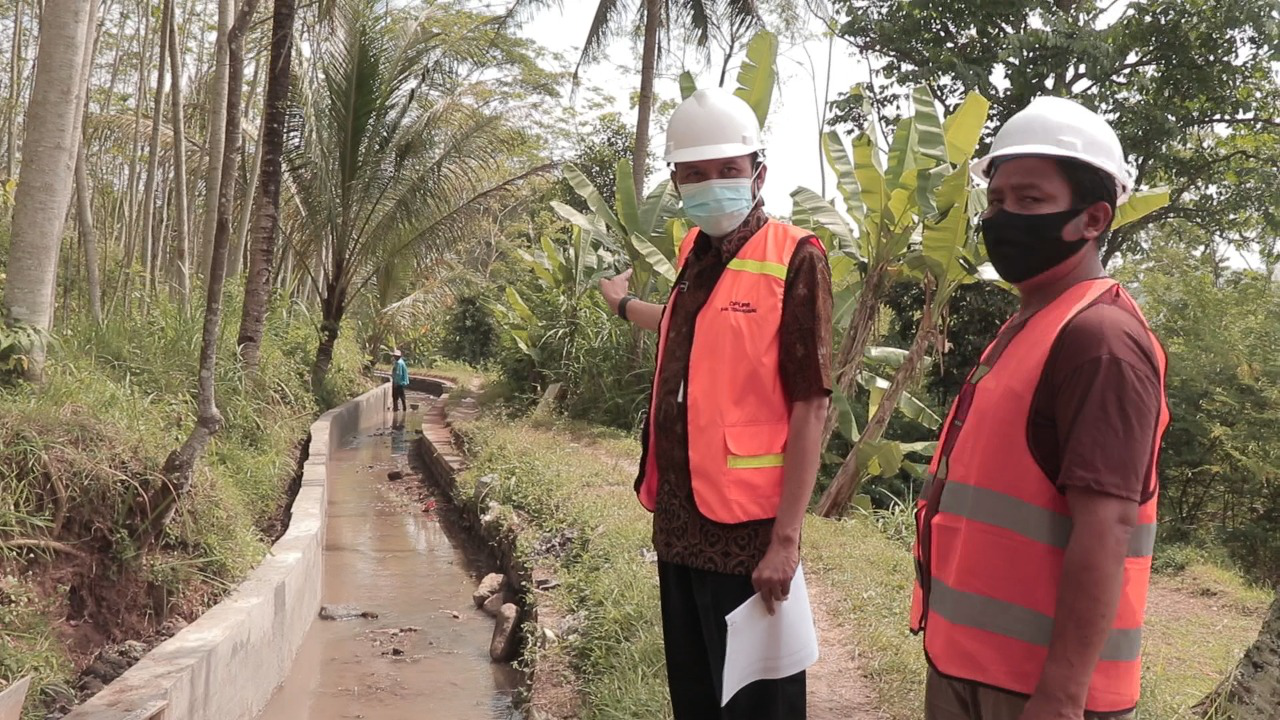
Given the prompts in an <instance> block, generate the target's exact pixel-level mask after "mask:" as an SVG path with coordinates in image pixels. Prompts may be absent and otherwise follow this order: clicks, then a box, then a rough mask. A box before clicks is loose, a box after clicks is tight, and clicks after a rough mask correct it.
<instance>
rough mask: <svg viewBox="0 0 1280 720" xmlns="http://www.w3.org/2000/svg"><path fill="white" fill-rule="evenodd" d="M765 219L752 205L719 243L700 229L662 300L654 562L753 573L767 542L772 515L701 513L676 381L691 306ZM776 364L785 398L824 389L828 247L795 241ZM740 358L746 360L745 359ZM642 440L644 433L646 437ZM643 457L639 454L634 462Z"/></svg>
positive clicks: (689, 338)
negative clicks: (724, 519) (665, 310)
mask: <svg viewBox="0 0 1280 720" xmlns="http://www.w3.org/2000/svg"><path fill="white" fill-rule="evenodd" d="M767 221H768V218H767V217H766V216H765V214H764V211H763V210H762V209H761V208H760V207H758V206H757V208H756V209H755V211H754V212H753V213H752V214H751V216H750V217H748V219H747V221H746V222H744V223H743V226H742V227H741V228H739V230H738V231H737V232H735V233H734V234H732V235H729V236H727V237H724V238H720V239H718V240H713V239H712V238H710V237H708V236H707V235H705V234H699V235H698V237H697V240H696V241H695V242H696V244H695V245H694V249H693V250H692V251H691V252H690V255H689V258H688V260H687V261H686V262H685V265H684V268H683V269H682V270H681V272H680V276H679V278H677V284H676V288H677V289H676V292H677V293H679V301H678V302H676V303H675V304H674V305H673V306H671V305H669V306H668V307H669V308H670V312H671V317H670V318H669V320H668V329H667V343H666V346H665V350H664V356H663V358H662V375H661V377H660V378H659V383H658V387H657V388H656V393H657V403H656V407H655V412H654V416H653V417H652V418H650V422H652V423H654V427H655V428H656V429H657V432H656V433H655V436H656V443H655V446H654V447H648V448H646V450H645V452H652V453H655V459H656V460H657V464H658V501H657V507H656V509H655V511H654V520H653V545H654V549H655V550H656V551H657V553H658V559H659V560H661V561H663V562H670V563H675V564H679V565H685V566H687V567H692V568H695V569H698V570H707V571H710V572H719V573H727V574H733V575H750V574H751V572H752V571H753V570H755V567H756V565H758V564H759V563H760V559H761V558H763V557H764V553H765V550H767V549H768V547H769V540H770V535H771V533H772V530H773V521H772V520H764V521H759V522H749V523H741V524H737V525H724V524H721V523H717V522H715V521H713V520H709V519H707V518H706V517H705V516H703V515H702V513H701V512H699V511H698V506H697V504H696V503H695V501H694V497H693V481H692V478H691V477H690V474H689V427H688V422H687V417H686V415H685V404H684V403H682V402H680V401H679V395H680V387H681V385H682V384H683V382H684V380H685V379H686V377H687V376H688V369H689V355H690V353H691V352H692V350H693V333H694V326H695V323H696V321H697V317H698V313H699V312H700V311H701V310H702V306H703V305H705V304H706V302H707V300H708V299H709V298H710V297H711V291H712V290H713V289H714V288H715V286H716V282H717V281H718V280H719V279H720V275H721V274H722V273H723V272H724V269H725V266H727V265H728V264H729V261H730V260H732V259H733V257H734V256H735V255H736V254H737V253H738V251H739V250H741V249H742V246H743V245H745V244H746V242H747V240H749V239H750V238H751V236H752V235H754V234H755V233H756V232H758V231H759V230H760V228H762V227H764V224H765V223H766V222H767ZM780 333H781V337H780V341H779V353H780V355H779V358H778V360H779V363H780V369H781V374H782V387H783V390H784V392H786V394H787V398H788V400H789V401H790V402H793V403H795V402H800V401H804V400H810V399H813V398H815V397H818V396H822V395H826V394H829V393H830V392H831V380H830V378H831V271H830V268H829V266H828V265H827V258H826V253H824V252H823V251H822V250H821V249H820V248H818V247H817V246H816V245H814V244H813V243H811V242H802V243H801V244H800V246H799V247H798V248H797V249H796V252H795V254H794V255H793V256H792V258H791V263H790V265H789V267H788V270H787V281H786V286H785V288H784V290H783V299H782V320H781V327H780ZM741 361H744V362H750V359H749V358H743V359H741ZM645 437H646V439H647V437H648V433H646V434H645ZM643 463H644V460H643V459H642V460H641V468H643V467H644V465H643Z"/></svg>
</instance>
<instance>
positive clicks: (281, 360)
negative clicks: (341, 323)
mask: <svg viewBox="0 0 1280 720" xmlns="http://www.w3.org/2000/svg"><path fill="white" fill-rule="evenodd" d="M201 322H202V317H201V316H200V315H199V314H198V313H193V314H192V315H191V316H190V317H184V316H182V315H181V314H180V313H178V312H177V311H176V310H175V309H174V308H172V307H168V306H166V305H164V304H163V303H159V304H158V306H155V307H153V308H152V310H151V312H150V313H149V314H148V315H147V316H145V317H137V318H135V319H133V320H130V321H128V322H127V323H126V322H119V323H115V324H111V325H108V326H107V327H105V328H99V327H96V326H93V325H92V324H88V323H86V324H84V325H79V326H73V327H70V328H66V329H65V330H64V333H63V335H62V336H61V337H60V338H59V343H58V344H57V346H56V347H55V352H54V354H53V355H52V358H51V363H50V365H49V366H48V368H47V376H48V377H47V380H46V382H45V383H44V384H43V385H41V386H40V387H31V386H27V385H21V384H19V385H12V386H9V387H0V684H3V683H5V682H11V681H13V680H16V679H18V678H20V677H22V676H23V675H24V674H26V673H28V672H31V673H34V674H35V675H36V682H35V685H34V686H33V688H32V692H31V698H32V699H33V700H36V702H34V703H29V704H30V705H34V706H36V707H33V708H32V709H31V711H30V712H29V715H30V716H31V717H36V716H37V715H38V714H39V713H38V712H37V710H38V709H39V708H40V707H42V706H47V704H48V703H49V702H50V701H51V700H52V699H53V697H54V695H64V696H65V694H66V691H67V689H68V687H69V686H72V685H74V682H75V675H76V671H77V669H78V666H80V665H82V664H83V663H85V662H86V661H87V660H88V659H90V658H89V655H88V654H87V653H91V652H92V651H93V649H95V647H96V646H97V645H99V644H101V643H102V642H104V641H105V642H115V641H120V640H126V639H141V637H142V636H143V635H146V634H147V633H149V632H150V631H151V630H154V628H155V627H156V626H157V625H158V624H159V622H160V621H161V620H162V619H163V615H165V614H168V613H177V614H179V615H182V616H184V617H185V619H187V620H192V619H194V615H196V614H198V613H199V612H200V611H202V609H203V608H204V607H206V606H207V605H209V604H210V603H212V602H213V601H215V600H216V599H217V597H218V596H220V595H221V594H222V593H223V592H225V591H226V590H227V589H229V588H231V587H232V586H234V585H235V583H237V582H239V580H240V579H241V578H243V577H244V575H245V574H247V573H248V572H249V571H250V570H251V569H252V568H253V567H255V566H256V565H257V564H258V562H259V561H260V560H261V559H262V556H263V554H264V553H265V551H266V549H267V546H268V544H269V543H270V541H271V540H273V539H274V538H273V537H272V535H273V532H274V531H275V530H276V527H275V525H276V518H277V515H278V512H279V510H280V509H281V507H282V504H283V502H284V500H285V497H286V491H287V486H288V481H289V479H290V478H291V476H292V473H293V470H294V462H295V459H294V454H293V453H294V450H295V449H296V447H297V443H298V441H300V440H301V439H302V438H303V437H304V436H305V435H306V432H307V427H308V425H309V424H310V422H311V420H312V418H313V417H314V416H315V415H316V413H317V412H318V411H319V410H320V409H322V408H321V407H320V404H318V402H317V401H316V400H315V399H314V398H313V396H312V394H311V392H310V389H309V367H308V364H307V362H306V359H307V358H309V357H311V355H312V353H314V348H315V340H316V338H315V331H314V329H313V326H312V324H311V323H310V321H309V319H308V318H307V317H305V315H303V314H301V313H298V312H296V311H294V314H293V315H292V316H289V315H286V314H285V313H283V312H280V311H277V312H275V313H273V314H272V316H271V317H270V320H269V323H268V328H267V337H266V339H265V342H264V346H263V365H262V372H261V374H260V375H259V377H257V378H256V379H252V380H248V379H245V378H244V377H242V376H241V374H240V373H239V371H238V369H237V363H236V361H235V349H234V342H235V337H234V333H235V330H236V328H235V327H234V325H235V324H234V323H231V322H228V323H224V326H225V332H224V337H223V347H222V348H220V359H219V371H218V376H217V380H216V381H217V403H218V407H219V409H220V410H221V412H222V414H223V415H224V418H225V419H226V426H225V427H224V429H223V431H222V432H221V433H220V434H219V435H218V436H217V437H216V438H215V439H214V441H213V443H212V444H211V446H210V448H209V451H208V453H207V454H206V456H205V458H204V460H203V462H202V463H200V464H199V466H198V467H197V472H196V475H195V477H194V479H193V484H192V486H191V488H190V489H189V490H188V492H187V494H186V495H185V496H184V498H183V499H182V501H181V502H180V503H179V507H178V509H177V513H176V515H175V517H174V520H173V521H172V522H171V523H170V524H169V526H168V527H167V528H166V531H165V534H164V536H163V537H162V538H161V540H160V541H159V543H158V544H157V545H156V546H153V547H151V548H148V549H145V552H144V549H143V548H141V547H139V546H138V544H137V543H136V542H135V538H136V537H137V529H138V528H139V526H140V524H141V522H142V518H143V517H145V515H146V510H145V505H143V504H140V502H139V501H140V500H141V499H142V498H143V497H145V496H146V494H147V493H149V492H151V491H153V490H154V489H155V488H156V487H158V485H159V483H160V482H162V481H163V479H162V477H161V475H160V469H161V467H162V466H163V464H164V461H165V457H166V455H167V454H168V453H169V451H170V450H172V449H174V448H175V447H177V446H178V445H179V444H180V443H181V442H182V440H183V439H184V438H185V435H186V433H187V432H188V431H189V430H190V428H191V425H192V423H193V422H194V409H195V408H194V385H195V366H194V363H195V356H196V352H197V346H198V343H199V337H200V323H201ZM359 365H360V357H359V352H358V350H357V349H356V348H355V346H354V344H352V343H350V342H346V343H343V342H340V344H339V348H338V353H337V357H336V358H335V369H334V371H333V373H332V376H331V381H330V383H329V386H328V387H326V388H325V395H326V396H329V397H339V396H349V395H350V394H351V393H354V392H356V391H357V390H358V389H360V387H361V383H362V380H361V379H360V378H359V376H358V374H357V373H358V368H359ZM14 540H38V541H54V542H57V543H61V544H63V545H65V546H68V547H70V548H72V549H73V550H74V551H75V552H66V551H61V552H47V551H44V552H39V551H37V552H33V551H31V550H28V549H21V550H19V549H15V548H12V547H9V548H7V549H6V546H5V543H6V542H9V543H11V542H12V541H14ZM81 615H83V616H84V617H85V618H87V619H88V620H89V621H90V622H86V623H83V624H80V625H79V626H75V627H73V626H72V625H69V624H68V623H67V622H65V621H66V620H79V619H81V618H80V616H81ZM90 627H91V628H92V630H89V629H88V628H90ZM99 634H100V635H99ZM68 643H75V644H76V646H77V649H76V650H74V651H73V650H71V649H70V648H69V647H68ZM86 651H87V652H86ZM39 716H40V717H43V715H39Z"/></svg>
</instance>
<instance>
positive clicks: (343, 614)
mask: <svg viewBox="0 0 1280 720" xmlns="http://www.w3.org/2000/svg"><path fill="white" fill-rule="evenodd" d="M356 618H365V619H366V620H377V619H378V613H376V612H372V611H369V610H361V609H360V608H358V607H356V606H355V605H325V606H323V607H321V608H320V619H321V620H354V619H356Z"/></svg>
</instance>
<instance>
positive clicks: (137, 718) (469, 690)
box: [67, 379, 522, 720]
mask: <svg viewBox="0 0 1280 720" xmlns="http://www.w3.org/2000/svg"><path fill="white" fill-rule="evenodd" d="M414 389H415V390H423V389H428V390H432V391H434V392H433V393H432V394H426V393H423V392H411V393H410V397H409V402H410V408H411V409H410V411H409V412H408V413H404V414H401V415H399V416H396V415H393V413H392V412H391V393H390V389H389V386H387V385H382V386H380V387H378V388H376V389H374V390H371V391H369V392H368V393H365V394H364V395H362V396H361V397H359V398H356V399H354V400H352V401H351V402H348V403H346V404H345V405H343V406H341V407H339V408H336V409H334V410H331V411H329V412H327V413H325V414H324V415H323V416H321V417H320V418H319V419H318V420H317V421H316V422H315V423H314V424H313V425H312V427H311V441H310V443H309V444H308V448H307V458H306V461H305V463H304V464H303V466H302V475H301V478H300V481H299V483H298V485H299V488H298V494H297V497H296V499H295V500H294V503H293V506H292V517H291V520H290V523H289V529H288V531H287V532H286V533H285V534H284V536H283V537H281V538H280V540H278V541H277V542H276V543H275V545H273V546H272V548H271V552H270V553H268V555H267V556H266V557H265V558H264V559H263V561H262V563H261V564H260V565H259V566H258V568H257V569H255V570H254V571H253V572H252V573H251V574H250V575H249V577H248V578H246V579H245V581H244V582H243V583H241V584H240V585H239V586H238V587H237V588H236V589H235V590H234V591H233V592H232V593H231V594H230V595H228V596H227V597H226V598H225V599H224V600H223V601H222V602H220V603H218V605H216V606H214V607H213V608H211V609H210V610H209V611H208V612H206V613H205V614H204V615H202V616H201V617H200V618H198V619H197V620H196V621H195V622H193V623H191V625H190V626H188V627H187V628H186V629H184V630H183V631H182V632H180V633H178V634H177V635H175V636H174V637H173V638H171V639H169V640H168V641H166V642H164V643H162V644H161V645H159V646H158V647H156V648H155V649H154V650H152V651H151V652H150V653H148V654H147V656H146V657H144V658H143V659H142V660H141V661H139V662H138V663H137V664H136V665H134V666H133V667H132V668H130V669H129V670H128V671H127V672H126V673H125V674H123V675H121V676H120V677H119V678H118V679H117V680H115V681H114V682H112V683H111V684H110V685H109V686H107V688H106V689H105V690H103V691H102V692H100V693H98V694H97V695H95V696H94V697H93V698H91V699H90V700H88V701H87V702H85V703H84V704H83V705H81V706H80V707H78V708H76V709H75V710H74V711H73V712H72V713H71V714H70V715H68V716H67V720H253V719H254V718H260V719H261V720H346V719H348V718H363V719H366V720H518V719H519V718H520V717H521V713H520V711H519V710H518V709H517V703H516V696H517V694H518V693H519V691H520V688H521V687H522V678H521V677H520V675H519V673H518V672H517V671H516V670H515V669H514V668H512V667H511V666H510V665H508V664H505V663H498V662H493V661H492V659H491V657H495V656H501V657H507V656H509V655H510V648H512V647H514V646H513V645H511V644H510V643H512V642H514V639H515V635H516V631H515V630H511V631H510V632H502V631H496V630H495V621H494V619H493V618H492V617H490V616H489V615H488V614H486V613H485V612H484V611H483V610H481V609H479V608H477V604H478V603H479V602H480V601H478V600H477V598H478V597H479V596H480V594H481V593H482V592H483V591H482V590H477V588H476V586H477V582H478V581H479V580H480V577H481V576H482V575H483V574H484V570H485V567H484V563H483V560H482V559H481V558H482V556H483V552H480V551H474V552H468V551H466V550H464V549H463V547H464V546H465V545H468V543H466V542H463V541H462V539H461V536H460V535H459V534H456V533H451V532H450V531H449V528H447V527H446V525H444V524H442V523H441V521H440V520H439V518H438V515H437V514H436V512H435V507H434V505H435V504H434V501H433V500H432V499H431V495H430V493H429V492H428V491H427V490H426V489H425V487H424V486H423V485H422V484H421V483H420V482H419V477H418V473H416V472H414V471H413V470H412V469H411V468H410V453H411V451H412V448H413V446H414V445H415V444H416V442H417V440H418V438H419V436H420V428H421V425H422V418H423V416H424V414H425V413H427V412H428V411H430V410H431V409H432V408H433V404H434V403H435V402H436V398H435V396H436V395H438V394H439V393H440V392H441V391H442V388H441V384H440V383H438V382H432V381H425V380H419V379H415V385H414ZM494 577H496V576H494ZM498 579H499V580H500V579H501V578H498ZM482 584H483V583H482ZM499 597H500V598H506V597H507V595H506V594H505V593H501V594H499ZM491 604H492V603H491ZM514 607H515V606H514V605H512V606H506V605H503V606H501V607H499V608H496V610H497V611H498V612H497V613H496V614H498V615H499V616H502V617H506V616H508V615H509V616H510V617H509V618H507V620H509V622H506V623H504V622H502V621H501V620H500V621H499V622H498V624H497V626H498V627H499V628H511V627H514V625H515V620H516V614H515V613H512V612H506V611H509V610H512V609H514ZM499 637H503V638H505V642H506V644H505V645H504V646H503V647H504V648H507V649H505V650H502V651H499V650H496V649H494V646H496V645H497V644H498V638H499ZM494 653H498V654H497V655H494Z"/></svg>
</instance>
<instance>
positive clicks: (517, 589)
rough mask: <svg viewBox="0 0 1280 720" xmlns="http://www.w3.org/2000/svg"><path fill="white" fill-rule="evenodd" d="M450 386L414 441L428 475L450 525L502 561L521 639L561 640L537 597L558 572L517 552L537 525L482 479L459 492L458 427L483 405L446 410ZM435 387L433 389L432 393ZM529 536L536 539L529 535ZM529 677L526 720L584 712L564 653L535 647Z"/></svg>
mask: <svg viewBox="0 0 1280 720" xmlns="http://www.w3.org/2000/svg"><path fill="white" fill-rule="evenodd" d="M416 380H417V378H415V381H416ZM424 381H427V382H437V381H435V380H429V379H424ZM414 389H417V388H414ZM450 390H452V388H451V387H450V386H448V385H445V386H444V388H443V391H442V393H441V400H442V402H440V403H438V404H437V405H436V406H435V407H433V408H431V410H430V411H429V412H428V413H427V415H426V416H425V417H424V419H423V425H422V435H421V436H420V437H419V438H418V439H417V447H416V451H417V456H418V457H417V459H418V461H419V463H420V469H421V471H422V472H423V480H424V482H426V483H427V484H428V485H429V486H431V487H432V488H433V489H434V490H435V491H436V492H437V494H438V496H440V497H442V498H443V499H444V501H445V502H447V503H448V504H450V505H451V506H453V509H454V511H455V512H456V514H457V515H456V517H455V518H454V520H453V522H456V523H457V525H458V530H459V531H461V532H462V533H463V534H465V535H467V536H468V537H469V539H470V540H471V541H473V542H479V543H482V544H484V545H486V546H487V549H488V552H489V554H490V556H491V559H492V560H493V561H494V563H495V564H496V565H497V567H496V571H497V572H499V573H501V574H502V575H504V576H505V577H506V587H507V588H508V590H509V591H510V592H511V593H513V594H514V595H515V597H516V601H517V604H518V605H519V607H520V613H519V622H518V626H519V627H520V629H521V632H520V637H519V642H520V644H521V645H523V644H528V643H535V644H537V645H538V646H540V647H545V646H546V644H548V643H556V642H558V641H559V638H558V633H559V631H560V629H561V628H562V626H563V625H564V618H563V617H561V614H560V611H559V609H558V608H556V607H555V606H554V605H553V604H551V603H545V602H540V597H539V596H540V595H541V594H542V592H541V591H545V590H550V589H552V588H554V587H556V586H557V585H558V581H557V579H556V577H555V573H554V571H553V570H552V569H551V567H549V566H548V565H547V564H545V563H544V562H541V561H539V560H538V559H536V558H532V557H523V556H522V555H521V553H520V551H519V550H518V549H517V547H518V538H519V537H520V536H521V535H522V534H528V533H533V530H532V524H531V523H529V522H528V521H527V520H526V519H525V518H524V517H523V515H522V513H520V512H519V511H518V510H515V509H514V508H511V507H510V506H503V505H500V504H499V503H497V502H494V501H492V500H490V499H489V498H488V488H487V483H485V482H484V481H483V480H482V481H481V483H480V484H478V485H477V486H476V488H475V493H474V494H473V495H469V494H467V493H464V492H462V491H461V489H460V488H459V487H458V484H457V478H458V475H460V474H461V473H463V472H465V471H466V469H467V460H466V453H465V450H464V449H463V448H462V447H461V442H460V438H459V437H458V436H457V435H456V434H455V433H454V430H453V425H454V423H455V422H458V421H465V420H468V419H471V418H474V417H476V415H477V414H478V412H479V408H478V406H477V404H476V402H475V401H474V400H463V401H462V402H461V403H460V404H458V405H457V406H456V407H452V408H446V403H445V402H443V401H444V400H447V398H448V395H447V394H448V392H449V391H450ZM432 392H433V394H434V392H435V391H434V390H433V391H432ZM530 539H536V537H533V536H530ZM526 659H527V658H526ZM524 679H525V684H526V685H525V688H524V702H523V703H522V710H523V711H524V717H526V718H528V720H575V719H576V718H578V717H580V715H581V706H580V698H579V697H578V694H577V691H576V689H575V687H576V683H575V681H574V678H573V674H572V671H571V670H570V668H569V667H568V665H567V664H566V660H565V658H564V657H563V656H558V657H555V656H550V655H548V654H546V653H542V652H537V653H536V664H535V666H534V667H530V668H526V675H525V678H524Z"/></svg>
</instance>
